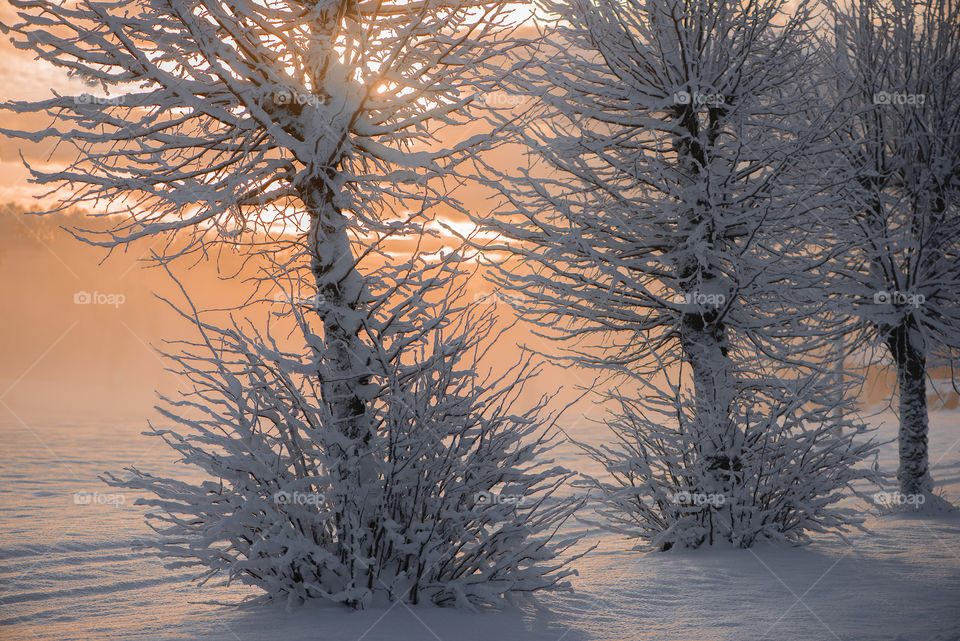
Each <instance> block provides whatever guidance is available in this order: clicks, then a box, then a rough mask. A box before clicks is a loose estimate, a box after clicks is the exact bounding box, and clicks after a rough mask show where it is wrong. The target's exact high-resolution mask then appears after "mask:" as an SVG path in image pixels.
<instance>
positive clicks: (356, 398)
mask: <svg viewBox="0 0 960 641" xmlns="http://www.w3.org/2000/svg"><path fill="white" fill-rule="evenodd" d="M312 191H313V193H312V194H311V196H312V197H311V198H305V199H304V200H306V201H307V204H308V206H310V208H311V211H312V215H311V218H310V230H309V233H308V236H307V243H308V249H309V252H310V269H311V271H312V272H313V275H314V279H315V281H316V285H317V293H318V294H319V296H320V299H319V300H318V301H317V303H318V304H317V311H318V313H319V315H320V318H321V319H322V321H323V334H324V347H325V353H324V354H323V355H322V358H321V372H320V375H321V379H322V385H323V396H324V399H325V400H326V401H327V403H329V404H330V408H331V411H332V413H333V416H334V418H335V420H336V421H337V424H338V427H339V428H340V431H341V433H343V434H344V435H346V436H348V437H349V438H350V439H351V440H354V441H362V442H368V441H369V439H370V434H369V429H370V426H369V425H368V421H367V420H366V418H367V405H368V403H369V402H370V400H371V399H370V398H369V393H368V392H367V386H368V384H369V382H370V376H371V371H370V367H371V351H370V348H369V347H368V346H367V345H366V344H364V342H363V341H362V340H361V338H360V331H361V329H362V320H363V316H362V313H361V310H360V305H361V303H362V298H363V292H364V282H363V277H362V276H361V275H360V274H359V273H358V272H357V270H356V266H355V262H356V260H355V258H354V256H353V249H352V247H351V244H350V238H349V236H348V235H347V220H346V218H345V217H344V215H343V214H342V213H341V212H340V211H339V210H338V209H337V208H336V207H334V206H333V204H332V202H331V201H332V197H331V196H330V194H329V193H326V190H325V189H322V188H320V189H314V190H312ZM318 192H319V193H318Z"/></svg>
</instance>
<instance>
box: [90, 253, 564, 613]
mask: <svg viewBox="0 0 960 641" xmlns="http://www.w3.org/2000/svg"><path fill="white" fill-rule="evenodd" d="M388 271H392V272H394V273H397V272H402V271H403V269H402V268H401V267H397V268H389V269H388ZM418 273H419V274H420V275H421V276H422V275H423V272H418ZM384 278H386V276H384ZM384 282H385V281H384ZM404 282H405V283H407V284H408V285H409V283H410V282H412V281H411V279H410V278H409V277H405V278H404ZM425 282H427V287H426V288H425V289H429V288H430V287H435V285H436V284H437V282H444V281H443V280H442V279H441V280H440V281H437V280H433V281H429V280H427V281H425ZM427 293H429V292H427ZM434 293H435V294H436V292H434ZM406 294H411V291H407V292H406ZM425 299H426V296H425V295H424V289H421V291H420V293H419V294H415V293H414V295H399V296H398V297H397V300H399V301H401V302H399V303H397V304H396V305H395V306H394V307H393V308H392V309H391V311H394V312H396V311H398V310H400V311H403V310H404V309H405V310H406V311H405V312H404V313H403V315H404V316H405V317H404V318H400V319H399V320H398V319H395V318H394V319H392V320H391V322H390V323H386V322H385V323H382V324H381V326H380V329H381V330H382V331H384V332H387V333H389V334H390V336H392V338H393V340H380V341H378V342H377V344H378V345H380V346H381V349H380V351H379V354H380V356H381V358H383V359H384V364H383V367H381V368H380V371H386V372H389V374H388V375H383V376H377V377H375V379H374V380H373V381H372V382H371V385H372V386H373V387H374V388H375V390H376V391H375V392H374V394H373V400H372V401H371V403H370V410H369V415H370V416H371V421H372V425H373V428H372V429H371V430H370V431H369V432H368V433H366V434H359V435H357V436H356V438H351V436H350V434H349V433H346V432H344V431H343V430H341V429H339V428H337V427H336V426H334V421H335V417H334V416H333V414H332V413H331V410H330V407H331V404H330V403H329V401H327V400H325V399H324V398H323V395H322V389H323V385H322V384H321V381H319V380H318V378H317V375H316V372H317V370H318V364H319V363H320V362H321V360H322V359H321V358H320V355H319V354H318V353H317V350H322V349H323V347H322V346H323V341H321V340H320V339H319V338H318V337H317V336H316V335H315V334H314V333H313V332H312V330H311V329H310V327H309V326H308V323H307V321H306V319H305V317H303V316H302V315H301V314H299V312H297V310H296V309H293V310H292V312H293V314H292V315H293V316H294V317H295V319H296V327H297V328H298V331H299V332H300V333H299V334H298V337H300V338H302V339H303V342H304V344H305V345H307V346H308V347H307V348H306V350H305V351H304V352H303V353H289V352H286V351H284V350H282V349H280V348H279V347H278V346H277V344H276V343H275V342H274V340H273V339H272V334H271V331H266V332H265V333H260V332H258V331H256V330H254V329H252V328H248V329H244V328H241V327H240V326H239V325H237V324H234V325H233V326H232V327H229V328H225V329H221V328H217V327H213V326H211V325H209V324H206V323H203V322H201V321H200V320H199V319H197V320H196V321H195V322H196V323H197V327H198V328H199V329H200V332H201V335H202V340H200V341H198V342H196V343H188V344H187V346H186V348H185V349H184V350H183V351H182V352H181V353H179V354H177V355H174V356H171V358H173V359H174V360H175V361H176V363H177V364H178V366H179V370H180V371H181V372H182V373H183V375H184V376H186V377H187V378H189V380H190V381H191V383H192V390H193V391H192V392H191V393H189V394H186V395H184V396H183V398H182V399H181V400H166V404H165V406H164V407H163V408H161V411H162V413H163V415H164V416H165V417H166V418H167V419H168V420H170V421H171V422H172V423H173V425H174V427H171V428H163V429H161V428H155V429H154V430H153V431H152V432H149V433H150V434H153V435H155V436H158V437H160V438H163V439H164V440H165V441H166V442H167V443H168V444H169V445H170V446H171V447H173V448H174V449H175V450H177V452H179V454H180V455H181V457H182V459H181V460H182V462H183V463H185V464H187V465H190V466H193V467H196V468H199V469H200V470H202V472H203V473H204V475H205V476H206V480H204V481H202V482H199V483H190V482H185V481H181V480H176V479H169V478H158V477H155V476H152V475H150V474H148V473H146V472H141V471H139V470H136V469H133V468H131V469H130V471H131V472H132V473H133V476H132V478H131V479H130V480H121V479H119V478H117V477H116V476H113V475H110V476H109V478H108V479H107V480H108V482H109V483H111V484H113V485H117V486H123V487H131V488H138V489H143V490H147V491H149V492H150V493H152V494H154V495H156V498H150V499H142V500H141V501H142V503H143V504H146V505H148V506H150V507H151V508H152V512H151V513H150V514H149V515H148V519H149V520H150V521H151V523H152V524H153V526H154V527H155V529H156V531H157V532H158V533H159V535H160V536H159V539H158V540H157V541H156V542H155V544H154V547H155V548H156V551H157V553H158V554H159V555H162V556H164V557H166V558H167V559H168V560H169V566H170V567H200V568H202V572H201V574H200V575H199V576H200V577H202V580H203V582H206V581H207V580H210V579H222V580H224V581H234V580H239V581H242V582H244V583H246V584H250V585H253V586H256V587H258V588H260V589H261V590H263V595H262V596H261V597H260V599H262V600H275V601H281V602H285V603H286V604H287V605H288V606H292V605H294V604H297V603H301V602H307V601H313V600H329V601H334V602H337V603H342V604H346V605H348V606H352V607H355V608H362V607H364V606H367V605H369V604H371V603H372V602H374V599H375V598H377V596H378V595H380V596H385V597H387V598H389V599H390V600H403V601H406V602H410V603H421V602H431V603H435V604H438V605H453V604H457V605H468V604H493V603H496V602H498V601H499V600H500V599H501V598H502V597H503V596H504V595H506V594H509V593H514V592H532V591H537V590H563V589H568V588H569V583H568V582H567V581H566V580H565V578H566V577H568V576H569V575H571V574H573V573H574V572H573V570H570V569H567V563H568V561H563V560H559V556H560V555H561V554H562V553H563V552H564V551H565V550H567V549H568V548H569V547H570V546H571V545H572V544H574V543H575V542H576V540H575V539H573V538H559V539H558V538H556V537H555V536H554V534H555V530H556V528H557V527H558V526H559V525H560V524H561V523H562V522H563V521H564V520H565V519H566V518H568V517H569V516H570V515H571V514H572V512H573V511H574V509H576V508H577V507H578V502H577V500H576V499H559V498H557V497H555V496H554V493H555V492H556V490H557V489H558V488H559V487H560V486H561V485H562V484H563V482H564V481H565V480H566V479H567V478H568V476H569V473H568V472H566V471H565V470H563V469H562V468H559V467H554V466H552V465H551V461H550V460H549V459H546V458H545V456H546V455H547V453H548V452H549V450H550V449H552V447H553V437H552V436H550V435H548V429H549V423H550V422H551V421H550V419H549V418H547V419H543V418H538V416H542V410H543V405H544V404H545V402H546V399H542V400H541V402H540V403H539V404H538V405H536V406H535V407H532V408H529V409H527V410H524V411H517V410H515V409H513V402H514V401H515V400H516V396H517V395H518V393H519V392H520V390H521V389H522V387H523V385H524V382H525V380H526V379H527V378H528V377H530V376H532V375H533V374H534V373H535V369H534V368H531V367H530V363H529V359H528V360H526V361H523V362H521V363H520V364H518V365H517V366H516V367H515V368H514V369H513V370H511V372H509V373H508V374H507V375H505V376H503V377H501V378H496V379H493V380H490V379H487V380H484V379H483V378H482V377H481V376H480V375H479V374H478V373H477V371H476V362H475V360H474V358H475V357H478V356H477V352H478V351H479V353H480V355H482V353H483V351H484V345H485V344H489V342H488V341H489V338H490V332H491V329H492V326H493V322H494V319H493V318H492V316H491V315H490V311H489V310H488V311H487V312H485V313H474V312H471V313H468V314H466V315H464V316H462V317H461V319H460V321H459V322H454V321H451V320H450V319H451V318H452V316H451V315H450V313H449V312H450V310H449V309H448V307H447V306H448V305H449V303H448V302H444V303H443V304H437V305H431V304H429V303H427V302H425ZM404 301H405V302H404ZM430 309H433V310H434V311H435V312H436V314H435V315H433V316H429V315H428V314H427V312H428V310H430ZM414 321H415V322H414ZM418 328H419V329H418ZM423 328H428V330H424V329H423Z"/></svg>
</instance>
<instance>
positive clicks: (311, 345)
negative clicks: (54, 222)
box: [3, 0, 572, 607]
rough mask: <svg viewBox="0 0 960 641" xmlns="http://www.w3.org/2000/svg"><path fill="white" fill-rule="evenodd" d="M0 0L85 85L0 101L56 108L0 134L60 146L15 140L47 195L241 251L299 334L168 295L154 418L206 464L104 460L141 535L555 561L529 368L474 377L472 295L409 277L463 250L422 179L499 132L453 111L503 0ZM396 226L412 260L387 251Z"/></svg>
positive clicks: (26, 40) (502, 31)
mask: <svg viewBox="0 0 960 641" xmlns="http://www.w3.org/2000/svg"><path fill="white" fill-rule="evenodd" d="M11 4H12V5H13V6H14V7H15V8H16V9H17V10H18V15H19V17H20V20H21V22H19V23H17V24H13V25H3V29H4V31H5V32H6V33H8V34H11V37H12V40H13V42H14V43H15V45H16V46H18V47H20V48H22V49H26V50H30V51H32V52H34V53H35V54H36V55H37V56H38V57H39V58H40V59H41V60H44V61H47V62H49V63H51V64H52V65H54V66H56V67H58V68H60V69H65V70H66V71H67V72H69V73H70V74H72V75H75V76H77V77H79V78H82V79H83V80H84V81H86V82H87V83H88V84H90V85H91V86H96V87H97V88H98V90H97V92H96V93H97V95H95V96H94V95H90V94H82V95H76V96H60V95H55V96H54V97H53V98H50V99H48V100H41V101H36V102H11V103H7V104H6V105H5V108H6V109H7V110H9V111H10V112H13V113H15V114H21V115H38V114H40V115H43V114H47V115H49V116H51V117H52V124H51V125H50V126H49V127H47V128H44V129H39V130H33V131H19V130H10V129H5V130H4V131H5V133H6V134H7V135H11V136H15V137H19V138H22V139H25V140H30V141H45V140H51V141H56V142H59V143H65V144H68V145H71V146H73V147H75V148H76V149H77V156H76V160H75V161H74V162H73V163H71V164H70V165H69V166H68V167H66V168H62V169H58V170H52V171H44V170H43V169H40V168H34V167H31V168H30V170H31V176H32V180H33V181H34V182H36V183H37V184H40V185H50V186H51V188H52V190H53V191H54V192H55V193H59V194H61V200H60V204H59V206H58V208H57V209H55V211H56V210H62V209H66V208H68V207H89V208H93V209H95V210H96V211H98V212H99V215H103V216H109V217H110V218H108V220H110V221H115V225H114V226H113V227H112V228H111V229H110V230H109V231H108V232H106V233H105V234H98V233H96V232H92V231H84V230H76V231H75V234H76V235H77V236H78V237H80V238H81V239H83V240H85V241H87V242H89V243H92V244H95V245H100V246H103V247H106V248H111V249H113V248H117V247H123V246H127V245H129V244H130V243H133V242H135V241H137V240H139V239H144V238H151V237H161V238H163V239H164V241H165V244H164V245H163V250H162V251H161V252H158V255H157V258H158V259H159V260H160V262H161V263H162V264H164V265H169V264H170V261H172V260H174V259H175V258H177V257H179V256H185V255H193V254H197V253H200V254H201V255H206V254H210V253H216V252H217V251H220V250H222V249H223V248H232V249H237V250H243V251H246V252H249V256H250V258H251V260H253V261H254V262H255V263H259V264H261V265H265V267H264V270H265V271H264V272H263V274H262V276H261V281H260V283H259V285H268V286H270V287H278V288H280V289H281V290H282V291H284V293H285V295H286V298H287V300H288V301H289V302H290V303H291V304H289V305H288V306H287V308H286V321H285V322H288V323H289V322H290V321H295V322H294V325H293V329H294V334H293V336H295V337H299V338H301V339H302V343H303V349H302V351H301V352H296V351H294V352H290V351H289V350H284V349H281V348H280V347H279V346H278V344H277V342H276V341H274V339H273V336H275V334H274V333H273V331H266V330H265V333H258V332H257V330H256V325H254V326H249V327H248V326H238V325H234V326H229V325H228V326H227V327H223V328H220V327H218V326H216V325H214V324H212V323H211V322H209V321H207V320H201V315H200V314H197V313H188V314H187V316H189V317H190V318H192V319H193V320H194V321H195V322H196V323H197V326H198V328H199V329H200V330H201V335H202V338H201V339H200V340H199V341H198V342H197V343H196V345H192V346H187V347H186V351H185V352H184V353H181V354H171V356H172V357H173V358H175V359H177V362H178V363H179V365H180V369H181V371H182V373H183V374H184V376H186V377H187V379H188V380H189V381H190V383H191V384H192V386H193V389H194V390H195V391H194V393H193V394H192V395H189V394H188V395H187V396H186V397H185V398H184V399H172V400H171V401H170V403H169V405H168V406H166V409H165V410H164V411H165V412H166V416H167V418H168V419H170V420H172V421H174V422H175V423H178V424H179V425H180V427H179V428H175V429H170V428H167V427H162V428H161V427H158V428H157V429H156V432H155V433H156V434H158V435H160V436H162V437H163V438H165V439H167V440H168V441H169V442H170V444H171V445H172V446H173V447H174V448H176V449H177V450H178V451H179V452H180V454H181V455H182V457H183V458H182V460H183V462H185V463H187V464H190V465H195V466H198V467H199V468H201V469H202V470H203V471H204V472H206V473H207V475H208V479H207V480H205V481H203V482H201V483H200V484H199V485H191V484H190V483H186V482H184V481H179V480H176V479H159V478H154V477H152V476H150V475H149V474H148V473H146V472H144V473H140V472H135V474H136V475H135V477H134V478H133V480H131V481H129V482H128V481H124V480H123V479H119V478H116V477H110V481H111V482H113V483H120V484H123V483H129V484H130V485H132V486H135V487H140V488H144V489H148V490H151V491H153V492H155V493H156V494H157V495H158V498H157V499H156V500H154V501H151V502H150V504H151V505H153V506H155V507H156V508H157V512H156V513H155V514H154V517H153V518H155V519H156V520H157V521H158V523H159V524H158V525H157V527H158V529H159V530H160V533H161V535H162V537H161V541H160V543H159V545H160V551H161V552H162V553H164V554H167V555H171V556H173V557H175V559H177V560H179V561H180V562H182V563H185V564H187V565H192V564H199V565H201V566H205V567H206V568H207V569H208V570H209V573H210V574H211V575H223V576H224V577H225V578H226V579H227V580H231V579H237V578H240V579H242V580H244V581H248V582H250V583H253V584H255V585H257V586H259V587H261V588H262V589H263V590H264V591H265V597H266V598H269V599H287V600H288V602H290V603H293V602H297V601H301V600H304V601H305V600H310V599H329V600H333V601H336V602H339V603H344V604H347V605H351V606H354V607H362V606H364V605H367V604H369V603H370V602H371V601H372V600H373V599H374V597H375V595H376V594H377V593H378V592H385V593H386V594H387V595H388V596H390V597H391V598H394V599H406V600H410V601H413V602H418V601H420V600H427V597H429V600H430V601H432V602H434V603H438V604H445V603H477V602H490V601H491V600H493V599H494V598H495V597H497V596H499V595H503V594H507V593H511V592H529V591H532V590H538V589H550V588H557V587H564V585H565V582H564V581H563V580H562V579H563V577H564V576H565V575H566V574H567V573H568V572H569V571H568V570H565V569H562V564H561V563H560V562H558V561H555V560H553V559H554V558H555V555H556V554H558V553H559V552H560V550H562V549H563V548H564V547H565V544H562V543H561V544H559V545H557V544H556V543H555V542H553V539H552V538H551V532H552V530H550V531H548V530H549V529H550V528H555V527H556V526H557V525H558V524H559V521H560V520H562V519H563V518H565V517H566V516H567V515H569V513H570V510H571V509H572V504H571V503H570V502H557V501H552V500H551V499H550V497H549V496H545V495H549V494H550V493H551V492H552V491H553V489H555V487H556V486H557V484H559V483H560V482H562V480H563V478H564V475H563V473H562V472H560V471H558V470H555V469H552V468H551V469H543V470H539V468H537V467H536V465H535V464H534V463H532V462H531V461H532V457H533V456H534V455H536V454H539V453H542V452H543V449H544V446H545V441H544V439H545V438H546V437H545V436H544V434H543V432H542V429H541V428H543V427H544V424H543V423H542V422H541V421H540V419H537V418H536V416H535V414H536V413H537V412H538V411H539V410H540V409H542V408H541V407H537V408H534V409H533V410H531V411H529V412H513V411H511V410H510V409H509V406H510V405H509V401H510V400H511V399H513V398H514V395H515V394H517V393H519V390H520V388H521V387H522V384H523V381H524V380H525V377H526V376H527V375H528V374H523V373H521V374H520V376H519V379H514V380H512V384H508V383H511V381H504V385H503V386H502V387H498V386H497V385H496V382H495V381H493V382H489V383H487V382H483V379H482V377H480V375H479V374H478V372H477V371H476V369H475V363H474V362H472V361H470V359H469V356H470V354H471V353H476V351H477V350H480V347H479V346H478V343H479V342H481V341H482V339H483V338H484V336H485V335H486V334H485V332H484V328H485V327H488V325H489V322H488V321H487V320H484V319H479V320H476V319H475V322H476V325H475V329H477V330H478V332H477V334H476V335H466V334H465V329H464V326H461V327H459V329H458V328H457V326H456V325H454V324H453V323H454V321H453V320H452V319H451V318H448V315H453V314H459V313H462V312H463V311H464V310H463V308H462V306H461V307H460V308H453V307H451V306H450V305H444V304H442V301H439V302H438V301H436V300H433V302H430V300H429V299H430V298H431V297H433V298H434V299H435V298H436V297H437V296H440V295H441V294H443V293H445V294H448V295H450V296H452V295H453V294H454V292H443V291H442V288H443V287H444V284H445V283H449V281H450V279H451V278H453V277H454V274H453V272H454V271H455V266H456V264H458V263H459V255H450V256H449V257H448V259H447V261H445V262H444V263H443V265H442V266H441V267H437V266H436V265H433V264H432V263H430V262H427V261H426V259H425V257H424V255H423V251H422V250H420V249H419V247H420V245H421V244H423V242H424V241H425V239H424V235H425V234H427V233H429V232H428V228H429V226H428V225H427V224H425V223H426V219H427V218H428V217H429V216H430V215H432V212H433V211H434V210H435V208H436V206H437V205H439V204H441V203H442V204H443V205H445V206H447V207H452V208H454V209H457V208H459V205H458V203H457V201H456V200H455V199H453V198H452V196H450V194H449V192H450V191H451V190H452V189H453V188H454V187H455V186H456V185H458V184H459V183H460V182H461V181H462V178H461V176H459V175H458V173H457V171H458V170H457V167H458V164H459V163H460V161H461V160H463V159H465V158H469V157H470V156H471V155H472V154H475V153H477V152H479V151H481V150H483V149H484V148H486V147H487V146H488V145H490V144H492V143H493V142H494V141H495V139H494V138H493V137H492V136H491V135H490V134H482V135H476V136H471V137H469V138H465V137H463V136H459V135H458V132H459V131H460V129H459V127H458V125H461V124H466V123H469V122H470V120H471V116H470V113H469V111H470V108H471V107H470V105H471V103H472V101H473V96H474V95H475V93H476V92H477V90H478V88H480V87H482V86H484V85H483V83H484V82H487V83H489V82H491V80H490V78H491V77H495V76H489V75H488V74H490V73H492V70H493V69H494V68H495V67H496V65H498V64H500V63H502V62H504V61H507V62H508V63H509V62H510V60H512V58H511V56H512V54H511V51H512V50H513V49H514V48H515V47H517V46H519V45H521V44H522V41H520V40H517V39H516V38H514V37H513V35H512V27H511V26H510V23H509V19H508V15H507V14H508V12H507V9H506V5H505V4H504V2H502V1H501V0H492V1H486V0H480V1H476V2H475V1H472V0H471V1H469V2H460V1H459V0H451V1H447V0H440V1H438V2H352V1H344V2H321V1H315V0H266V1H253V0H145V1H143V2H135V3H130V2H127V1H122V2H109V1H104V2H96V1H92V0H86V1H81V2H69V3H62V2H59V0H57V1H46V0H13V2H12V3H11ZM494 61H496V64H494ZM484 78H485V79H484ZM104 94H106V95H104ZM441 136H442V137H443V140H440V138H441ZM407 211H409V212H410V213H409V214H408V213H401V212H407ZM398 237H399V238H405V239H408V240H410V241H411V243H412V244H413V245H416V246H417V247H418V249H416V250H414V251H413V257H412V258H411V259H410V260H401V259H397V258H395V257H391V254H389V253H388V251H387V249H388V244H389V243H390V242H393V241H394V240H395V239H397V238H398ZM451 261H452V262H451ZM310 281H312V282H310ZM259 285H258V291H259ZM256 297H257V292H253V293H252V294H251V298H252V299H255V298H256ZM243 313H244V314H245V315H248V314H249V313H250V308H245V309H244V310H243ZM471 350H473V352H471ZM480 351H482V350H480ZM524 371H526V370H524ZM192 411H195V412H199V414H200V416H201V418H199V419H197V418H196V413H191V412H192ZM175 430H179V431H175ZM538 470H539V471H538ZM478 497H479V498H478ZM502 497H507V498H509V499H510V500H504V501H501V500H499V499H500V498H502ZM301 498H302V500H301ZM494 498H496V499H497V500H494ZM520 502H526V503H524V504H523V505H522V506H521V505H519V503H520ZM544 528H547V529H544ZM175 562H176V561H175Z"/></svg>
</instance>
